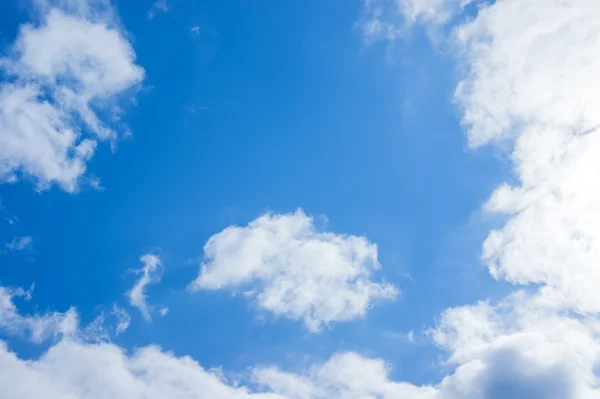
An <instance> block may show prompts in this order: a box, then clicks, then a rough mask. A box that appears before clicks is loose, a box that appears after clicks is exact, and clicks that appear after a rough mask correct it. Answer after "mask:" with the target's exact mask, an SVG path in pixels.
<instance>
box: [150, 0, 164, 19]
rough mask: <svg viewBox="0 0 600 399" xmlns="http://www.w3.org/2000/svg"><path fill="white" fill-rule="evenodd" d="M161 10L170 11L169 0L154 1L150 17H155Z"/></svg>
mask: <svg viewBox="0 0 600 399" xmlns="http://www.w3.org/2000/svg"><path fill="white" fill-rule="evenodd" d="M161 12H169V3H168V2H167V0H157V1H155V2H154V3H152V6H151V7H150V9H149V10H148V19H153V18H154V17H155V16H156V15H157V14H159V13H161Z"/></svg>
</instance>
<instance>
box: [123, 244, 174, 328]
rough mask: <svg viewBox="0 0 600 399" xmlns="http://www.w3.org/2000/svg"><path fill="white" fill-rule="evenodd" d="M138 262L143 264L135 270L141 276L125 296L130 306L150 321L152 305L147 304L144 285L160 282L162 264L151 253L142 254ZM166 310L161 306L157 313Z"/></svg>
mask: <svg viewBox="0 0 600 399" xmlns="http://www.w3.org/2000/svg"><path fill="white" fill-rule="evenodd" d="M140 262H142V264H143V265H144V266H143V267H142V268H140V269H138V270H136V271H135V272H136V273H137V274H140V275H141V277H140V278H139V279H138V280H137V281H136V282H135V284H134V285H133V287H132V288H131V290H129V291H128V292H127V298H128V299H129V303H130V304H131V306H134V307H136V308H138V309H139V311H140V312H141V313H142V316H143V317H144V319H146V320H147V321H150V320H151V319H152V317H151V316H150V312H151V310H152V308H153V307H152V306H150V305H149V304H148V296H147V294H146V287H147V286H148V285H150V284H154V283H158V282H160V280H161V274H162V264H161V261H160V258H159V257H158V256H156V255H153V254H146V255H143V256H142V257H141V258H140ZM168 311H169V309H168V308H166V307H164V306H162V307H161V308H160V310H159V313H160V315H161V316H166V315H167V313H168Z"/></svg>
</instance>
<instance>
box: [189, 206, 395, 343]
mask: <svg viewBox="0 0 600 399" xmlns="http://www.w3.org/2000/svg"><path fill="white" fill-rule="evenodd" d="M204 255H205V261H204V262H203V263H202V266H201V271H200V275H199V276H198V278H197V279H196V280H195V281H194V282H193V283H192V284H191V285H190V288H191V289H193V290H201V289H206V290H218V289H223V288H234V289H235V288H240V287H242V288H248V289H249V290H248V291H246V292H245V294H246V295H247V296H251V297H253V298H255V299H256V301H257V303H258V306H259V307H260V308H262V309H265V310H267V311H269V312H272V313H274V314H275V315H278V316H284V317H288V318H290V319H294V320H303V321H304V323H305V324H306V326H307V327H308V328H309V330H311V331H319V330H320V329H321V328H322V327H323V326H324V325H327V324H329V323H332V322H336V321H346V320H351V319H355V318H357V317H360V316H362V315H364V314H365V312H366V311H367V309H368V308H369V306H370V304H371V302H372V301H373V300H376V299H393V298H394V297H395V296H396V295H397V290H396V288H395V287H394V286H392V285H390V284H386V283H376V282H373V281H371V280H370V275H371V273H372V272H373V271H375V270H377V269H379V268H380V265H379V262H378V260H377V246H376V245H375V244H372V243H370V242H369V241H368V240H367V239H366V238H364V237H356V236H345V235H338V234H334V233H322V232H318V231H317V230H316V229H315V226H314V225H313V219H312V218H311V217H308V216H307V215H305V214H304V212H303V211H302V210H298V211H296V212H295V213H292V214H284V215H274V214H266V215H263V216H261V217H259V218H257V219H255V220H253V221H252V222H250V223H249V224H248V226H246V227H239V226H230V227H228V228H226V229H225V230H223V231H221V232H220V233H218V234H215V235H214V236H212V237H211V238H210V239H209V240H208V242H207V243H206V245H205V246H204Z"/></svg>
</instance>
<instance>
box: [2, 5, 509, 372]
mask: <svg viewBox="0 0 600 399" xmlns="http://www.w3.org/2000/svg"><path fill="white" fill-rule="evenodd" d="M116 5H117V10H118V15H119V17H120V21H121V23H122V26H123V27H124V28H125V29H126V30H127V32H128V34H129V39H130V40H131V43H132V46H133V48H134V50H135V52H136V54H137V62H138V64H139V65H141V66H143V68H144V69H145V71H146V78H145V80H144V83H143V85H144V88H143V89H142V90H141V92H139V93H138V94H137V96H136V103H135V104H133V103H132V102H127V101H124V103H123V109H124V112H123V115H122V122H123V124H126V125H127V126H128V128H129V129H130V131H131V133H132V136H131V137H130V138H128V139H122V140H119V142H118V143H117V147H116V151H115V152H112V151H111V149H110V147H109V146H108V145H101V146H99V148H98V151H97V153H96V154H95V156H94V158H93V159H92V160H91V161H90V162H89V164H88V172H89V174H90V175H92V176H97V177H99V178H100V181H101V185H102V187H104V190H103V191H96V190H93V189H91V188H89V187H82V189H81V190H80V192H79V193H76V194H69V193H66V192H65V191H63V190H61V189H60V188H57V187H53V188H51V189H50V190H48V191H43V192H36V191H35V189H34V185H33V184H28V183H26V182H19V183H17V184H2V185H0V197H1V198H2V206H3V208H2V210H1V211H0V217H2V219H3V220H6V219H8V218H18V222H17V223H14V224H9V223H4V222H2V223H0V241H6V242H8V241H10V240H11V239H12V237H15V236H25V235H27V236H31V237H33V247H32V250H31V251H24V252H11V251H9V252H7V253H6V254H4V255H2V256H1V257H0V276H1V280H0V282H1V283H2V285H7V286H24V287H28V286H30V285H31V284H32V283H34V282H35V283H36V288H35V295H34V301H33V302H34V303H36V304H38V305H37V306H38V309H39V310H61V311H63V310H66V309H67V308H68V307H69V306H71V305H73V306H75V307H77V309H78V310H79V312H80V314H81V318H82V321H87V322H89V321H90V320H92V319H93V318H94V317H95V315H96V314H97V312H98V310H99V309H110V307H111V306H112V304H113V303H117V304H120V305H121V306H126V305H127V301H126V298H125V297H124V293H125V292H126V291H127V290H128V289H129V288H130V287H131V285H132V284H133V281H134V280H135V278H136V276H135V275H133V274H132V273H130V272H128V271H129V270H131V269H135V268H139V267H140V266H141V264H140V262H139V257H140V256H141V255H142V254H144V253H147V252H151V251H152V252H155V253H158V254H160V256H161V258H162V260H163V264H164V276H163V280H162V282H161V283H160V284H159V285H155V286H149V287H148V294H149V297H150V298H151V302H153V303H162V304H165V305H166V306H168V307H169V309H170V312H169V314H168V316H167V317H165V318H160V317H157V318H155V319H154V320H153V321H152V326H153V328H148V324H147V323H145V322H144V321H143V320H142V319H141V317H140V315H139V313H135V312H133V311H132V312H131V314H132V317H133V322H132V326H131V328H130V329H129V330H128V331H127V333H126V334H123V335H121V336H119V337H118V338H117V342H119V343H120V344H122V345H123V346H125V347H127V348H133V347H138V346H143V345H147V344H152V343H157V344H160V345H161V346H162V347H163V348H165V349H167V350H172V351H173V352H174V353H176V354H178V355H185V354H189V355H191V356H193V357H194V358H195V359H197V360H198V361H200V362H202V364H203V365H204V366H206V367H212V366H223V367H224V368H225V369H227V370H243V369H244V368H246V367H248V366H249V365H252V364H257V363H267V364H269V363H277V364H279V365H281V367H283V368H285V366H286V365H289V366H294V365H295V366H294V367H296V366H298V361H299V360H298V359H305V360H304V361H306V362H307V363H310V361H309V359H319V360H324V359H326V358H328V357H329V356H330V355H331V354H332V353H334V352H336V351H339V350H355V351H358V352H361V353H364V354H365V355H370V356H384V357H385V358H386V360H387V361H389V362H390V363H391V364H392V365H393V366H394V372H393V375H394V377H396V378H401V379H404V380H410V381H411V382H413V383H420V382H432V381H438V380H439V374H436V373H440V372H443V371H444V370H440V369H439V368H436V369H435V370H433V368H432V364H433V363H435V362H437V361H438V360H439V352H437V351H436V350H435V349H434V348H433V347H432V346H431V345H430V343H429V342H428V341H427V340H425V339H421V338H419V337H420V335H419V334H418V333H419V332H420V331H423V330H424V329H426V328H427V327H429V326H431V324H432V322H433V320H434V318H435V317H436V316H437V315H439V313H440V312H441V311H443V310H444V309H446V308H447V307H449V306H454V305H461V304H467V303H473V302H474V301H476V300H478V299H483V298H489V297H492V298H493V297H498V296H499V295H500V294H501V293H503V292H504V288H503V286H502V285H498V284H496V283H493V282H492V279H491V277H489V275H488V273H487V271H486V270H485V269H484V268H483V267H482V265H481V264H480V262H479V260H478V254H479V253H480V247H481V242H482V240H483V238H484V237H485V235H486V232H487V231H488V230H489V223H488V221H486V220H483V219H482V218H481V217H480V216H478V214H477V213H474V210H476V209H478V208H479V207H480V206H481V204H482V203H483V202H484V201H485V200H486V199H487V198H488V197H489V195H490V193H491V192H492V190H493V188H494V187H495V186H496V185H497V183H498V182H499V181H500V180H501V178H504V177H505V176H504V175H503V173H504V172H503V171H502V170H501V165H500V161H498V159H497V158H495V157H494V154H493V153H491V151H489V150H486V149H482V150H477V151H476V152H473V151H471V150H468V149H467V146H466V139H465V135H464V130H463V129H462V128H461V126H460V124H459V119H460V117H459V110H458V109H457V108H456V105H455V104H454V103H453V101H452V98H453V90H454V88H455V86H456V83H457V81H456V74H455V72H454V68H453V65H454V62H453V60H452V59H451V58H450V57H449V56H446V55H443V54H440V50H439V49H436V48H435V47H434V46H432V45H431V44H430V42H429V40H428V39H427V38H426V37H425V34H424V32H422V31H420V30H419V29H415V30H414V31H413V32H412V33H411V37H410V40H406V41H399V42H398V43H396V44H395V45H390V44H389V43H374V44H372V45H369V46H367V45H366V44H365V43H364V41H363V40H362V38H361V36H360V33H359V32H358V30H357V27H356V25H355V24H356V21H357V19H358V17H359V15H360V12H361V11H360V10H361V7H362V2H360V1H350V2H347V1H327V2H316V1H313V2H286V1H267V2H264V3H263V4H261V5H260V6H256V4H254V3H253V2H248V1H241V0H240V1H192V0H180V1H178V2H176V3H175V4H172V6H171V8H170V10H169V12H168V13H158V14H157V15H156V16H155V17H154V18H153V19H151V20H149V19H148V18H147V11H148V9H149V8H150V6H151V2H150V1H131V2H130V1H119V2H117V3H116ZM26 17H27V11H26V10H25V9H24V8H23V7H22V4H20V2H19V1H18V0H9V1H8V4H5V5H3V11H2V13H1V14H0V26H1V27H2V29H1V30H0V44H1V45H2V46H3V48H4V49H5V50H6V46H7V45H8V44H9V43H11V42H12V41H13V39H14V38H15V36H16V33H17V28H18V26H19V24H20V23H21V22H22V21H23V19H24V18H26ZM193 26H198V27H199V31H198V34H197V35H192V34H191V33H190V30H189V29H190V28H191V27H193ZM299 207H300V208H302V209H304V210H305V212H306V213H307V214H309V215H313V216H314V217H315V218H316V220H317V225H319V226H320V228H321V229H323V230H326V231H332V232H336V233H343V234H355V235H363V236H366V237H367V238H368V239H369V240H370V241H371V242H373V243H376V244H377V245H378V248H379V261H380V263H381V265H382V269H381V270H380V271H378V272H377V274H376V276H377V277H378V278H379V277H380V278H383V279H385V280H387V281H389V282H392V283H394V284H396V285H397V286H398V287H399V288H400V290H401V291H402V292H401V295H400V297H399V299H398V300H397V301H396V302H384V303H381V304H378V305H377V306H375V307H373V309H371V310H370V311H369V312H368V314H367V315H366V317H365V318H364V319H359V320H358V321H354V322H351V323H338V324H336V326H335V329H331V330H326V331H324V332H322V333H320V334H316V335H315V334H310V333H308V332H307V331H306V330H305V329H302V328H301V327H300V326H299V323H298V322H295V321H290V320H286V319H284V318H281V319H275V318H274V317H273V316H272V315H269V314H266V313H262V312H261V311H259V310H256V309H254V308H253V305H252V304H251V303H249V302H248V301H245V300H243V299H242V298H240V297H239V296H233V297H232V294H231V293H229V292H225V291H223V292H221V291H217V292H199V293H193V294H190V293H188V292H186V291H185V287H186V285H187V284H188V283H189V281H191V280H192V279H193V278H195V277H196V276H197V274H198V268H199V264H200V261H201V258H202V254H203V245H204V244H205V243H206V241H207V239H208V238H209V237H211V236H212V235H213V234H215V233H217V232H219V231H221V230H222V229H224V228H225V227H227V226H229V225H232V224H236V225H246V224H247V223H248V222H249V221H251V220H253V219H254V218H256V217H258V216H259V215H261V214H263V213H265V212H267V211H272V212H276V213H286V212H293V211H295V210H296V209H297V208H299ZM27 306H29V305H27ZM31 306H34V305H31ZM33 309H34V308H33V307H32V308H31V310H32V311H33ZM367 321H368V322H367ZM410 330H415V337H416V338H415V343H413V344H410V345H408V344H407V342H406V341H405V340H404V339H403V338H402V337H401V335H402V334H404V333H406V332H408V331H410ZM15 345H16V347H17V348H19V344H18V339H17V340H16V341H15ZM442 374H443V373H442Z"/></svg>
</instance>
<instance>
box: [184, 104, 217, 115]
mask: <svg viewBox="0 0 600 399" xmlns="http://www.w3.org/2000/svg"><path fill="white" fill-rule="evenodd" d="M186 111H187V113H188V114H192V115H196V114H199V113H200V112H208V111H212V108H211V107H209V106H208V105H191V106H189V107H187V108H186Z"/></svg>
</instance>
